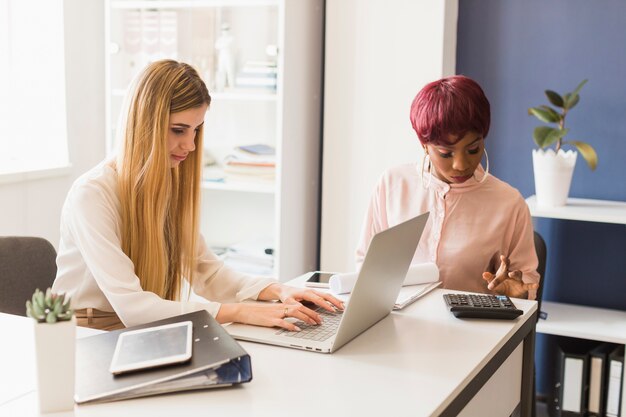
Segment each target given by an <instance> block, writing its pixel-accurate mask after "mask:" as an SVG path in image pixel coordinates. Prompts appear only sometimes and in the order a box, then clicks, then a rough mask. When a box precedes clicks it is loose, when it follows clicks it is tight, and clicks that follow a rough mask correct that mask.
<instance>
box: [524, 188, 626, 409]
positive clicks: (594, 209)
mask: <svg viewBox="0 0 626 417" xmlns="http://www.w3.org/2000/svg"><path fill="white" fill-rule="evenodd" d="M526 203H527V204H528V207H529V208H530V214H531V215H532V216H533V217H545V218H552V219H565V220H578V221H587V222H600V223H613V224H623V225H626V202H621V201H604V200H589V199H581V198H570V199H568V200H567V205H565V206H563V207H541V206H538V205H537V200H536V198H535V196H531V197H529V198H527V199H526ZM625 232H626V230H625ZM548 253H549V250H548ZM541 310H542V311H544V312H546V313H548V317H547V319H546V320H539V321H538V322H537V332H539V333H544V334H552V335H556V336H567V337H576V338H580V339H589V340H598V341H601V342H611V343H619V344H623V345H626V311H619V310H611V309H602V308H595V307H586V306H577V305H571V304H563V303H555V302H551V301H543V302H542V303H541ZM622 415H626V384H623V385H622Z"/></svg>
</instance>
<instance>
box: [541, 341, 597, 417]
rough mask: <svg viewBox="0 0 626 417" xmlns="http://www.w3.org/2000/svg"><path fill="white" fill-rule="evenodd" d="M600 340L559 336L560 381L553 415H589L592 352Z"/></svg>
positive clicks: (555, 392)
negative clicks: (588, 401) (590, 353)
mask: <svg viewBox="0 0 626 417" xmlns="http://www.w3.org/2000/svg"><path fill="white" fill-rule="evenodd" d="M598 344H599V342H596V341H592V340H583V339H573V338H566V337H560V338H558V339H557V343H556V345H557V358H556V381H555V384H554V393H553V395H554V401H553V402H552V409H551V410H550V411H551V413H550V415H551V416H557V417H573V416H581V417H582V416H585V415H586V410H587V400H588V398H589V357H590V356H589V352H590V351H591V350H592V349H593V348H595V347H596V346H597V345H598Z"/></svg>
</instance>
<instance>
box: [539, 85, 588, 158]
mask: <svg viewBox="0 0 626 417" xmlns="http://www.w3.org/2000/svg"><path fill="white" fill-rule="evenodd" d="M586 83H587V80H583V81H582V82H581V83H580V84H578V86H577V87H576V89H575V90H574V91H572V92H571V93H567V94H564V95H563V96H561V95H560V94H559V93H557V92H555V91H552V90H546V91H545V93H546V97H547V98H548V101H549V102H550V104H552V105H553V106H555V107H557V108H559V109H560V111H558V110H555V109H554V108H552V107H550V106H546V105H542V106H538V107H531V108H530V109H528V114H529V115H532V116H535V117H536V118H537V119H539V120H541V121H542V122H545V123H553V124H555V125H556V126H555V127H550V126H538V127H536V128H535V130H534V131H533V139H534V140H535V143H536V144H537V146H539V147H540V148H541V149H543V148H545V147H548V146H550V145H552V144H554V145H555V146H554V151H555V152H558V151H559V149H561V146H562V145H565V144H567V145H571V146H574V147H575V148H576V149H578V151H579V152H580V154H581V155H582V157H583V158H584V159H585V161H586V162H587V165H589V168H591V170H594V169H596V166H597V165H598V155H597V154H596V151H595V150H594V149H593V147H592V146H591V145H589V144H588V143H585V142H581V141H578V140H570V141H566V140H564V139H563V138H564V137H565V135H567V134H568V132H569V129H567V128H566V127H565V117H566V116H567V114H568V112H569V111H570V110H571V109H573V108H574V106H576V104H578V101H579V100H580V96H579V95H578V93H579V92H580V89H581V88H583V86H584V85H585V84H586Z"/></svg>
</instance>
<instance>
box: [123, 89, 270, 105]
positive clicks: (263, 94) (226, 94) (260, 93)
mask: <svg viewBox="0 0 626 417" xmlns="http://www.w3.org/2000/svg"><path fill="white" fill-rule="evenodd" d="M111 95H112V96H113V97H124V96H126V89H125V88H114V89H113V90H111ZM211 99H212V100H218V101H246V102H247V101H266V102H275V101H276V91H266V90H263V89H258V90H254V89H252V90H251V89H243V88H242V89H233V90H230V91H223V92H218V93H216V92H211Z"/></svg>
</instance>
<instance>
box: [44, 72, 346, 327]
mask: <svg viewBox="0 0 626 417" xmlns="http://www.w3.org/2000/svg"><path fill="white" fill-rule="evenodd" d="M132 91H133V93H132V94H131V95H130V96H129V102H128V104H127V106H128V109H127V114H126V120H125V121H124V123H123V124H122V128H121V136H120V138H121V140H122V147H121V150H120V152H119V154H118V155H117V158H116V159H111V160H105V161H103V162H102V163H100V164H99V165H98V166H96V167H95V168H93V169H91V170H90V171H88V172H87V173H85V174H84V175H82V176H81V177H80V178H78V179H77V180H76V182H75V183H74V184H73V185H72V187H71V189H70V191H69V193H68V195H67V198H66V201H65V204H64V206H63V211H62V214H61V241H60V244H59V253H58V257H57V265H58V272H57V277H56V279H55V282H54V285H53V290H54V291H56V292H65V293H68V294H69V295H70V296H71V297H72V304H73V307H74V308H75V309H76V315H77V318H78V323H79V325H82V326H86V327H92V328H98V329H104V330H112V329H118V328H123V327H125V326H134V325H138V324H142V323H146V322H150V321H154V320H158V319H163V318H167V317H171V316H175V315H179V314H183V313H187V312H191V311H197V310H201V309H205V310H207V311H208V312H209V313H211V314H212V315H213V316H214V317H215V318H216V319H217V321H218V322H220V323H227V322H240V323H248V324H255V325H261V326H276V327H282V328H285V329H288V330H291V331H298V330H300V329H299V328H298V327H297V326H296V325H295V324H293V323H292V322H290V321H287V320H285V319H286V318H287V317H294V318H296V319H299V320H302V321H303V322H305V323H309V324H319V323H321V318H320V316H319V315H318V314H317V313H316V312H314V311H313V310H311V309H309V308H307V307H305V306H304V305H302V304H301V301H309V302H313V303H315V304H317V305H319V306H321V307H323V308H326V309H327V310H331V311H332V310H333V308H339V309H341V308H343V305H342V303H341V301H339V300H338V299H336V298H334V297H332V296H330V295H328V294H324V293H321V292H316V291H312V290H302V289H299V288H295V287H289V286H286V285H283V284H280V283H278V282H277V281H275V280H273V279H267V278H255V277H251V276H247V275H244V274H241V273H238V272H236V271H233V270H231V269H228V268H227V267H226V266H224V263H223V262H222V261H221V260H220V259H219V258H218V257H216V256H215V255H214V254H213V253H212V252H211V251H210V250H209V248H208V247H207V245H206V243H205V242H204V239H203V237H202V236H201V235H200V233H199V231H198V230H199V225H198V223H199V203H200V180H201V169H202V161H201V157H202V155H201V154H202V152H199V151H197V150H201V149H202V139H203V123H204V116H205V113H206V111H207V110H208V108H209V104H210V102H211V97H210V96H209V92H208V90H207V88H206V86H205V84H204V82H203V81H202V80H201V79H200V77H199V76H198V74H197V72H196V71H195V70H194V69H193V68H192V67H190V66H189V65H187V64H184V63H179V62H176V61H171V60H163V61H158V62H154V63H152V64H151V65H149V66H148V67H147V68H146V69H145V70H144V72H143V73H142V74H140V76H139V77H138V79H137V80H136V81H135V84H134V87H133V90H132ZM183 280H187V281H188V282H189V283H190V287H191V288H193V290H194V292H196V293H197V294H198V295H200V296H202V297H204V298H206V299H207V300H211V301H207V302H191V301H183V300H182V299H185V298H186V295H185V294H182V293H181V289H182V287H183ZM183 293H184V291H183ZM181 298H182V299H181ZM245 300H278V301H281V302H279V303H263V304H260V303H241V301H245Z"/></svg>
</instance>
